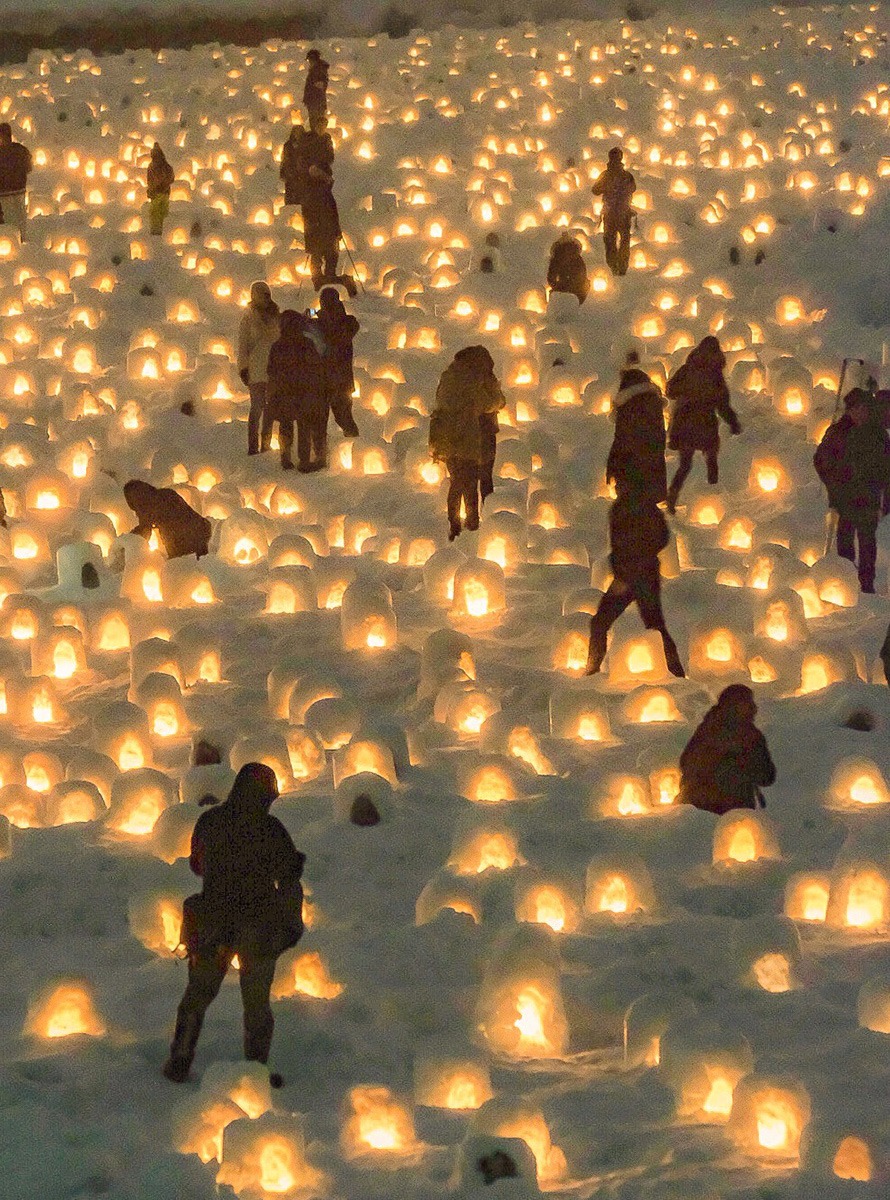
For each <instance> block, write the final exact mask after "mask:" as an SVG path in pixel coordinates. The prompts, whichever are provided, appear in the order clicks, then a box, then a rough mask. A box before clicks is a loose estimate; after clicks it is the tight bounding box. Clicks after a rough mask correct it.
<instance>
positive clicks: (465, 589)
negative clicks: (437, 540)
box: [451, 559, 506, 620]
mask: <svg viewBox="0 0 890 1200" xmlns="http://www.w3.org/2000/svg"><path fill="white" fill-rule="evenodd" d="M505 605H506V599H505V594H504V572H503V570H502V569H501V568H500V567H499V566H498V564H497V563H495V562H490V561H488V560H485V559H474V560H472V561H471V562H468V563H465V564H463V565H461V566H459V567H458V568H457V570H456V572H455V575H454V599H453V601H452V606H451V612H452V615H453V616H455V617H458V618H469V619H471V620H473V619H481V618H485V617H491V616H494V615H496V614H497V613H500V612H501V611H503V609H504V607H505Z"/></svg>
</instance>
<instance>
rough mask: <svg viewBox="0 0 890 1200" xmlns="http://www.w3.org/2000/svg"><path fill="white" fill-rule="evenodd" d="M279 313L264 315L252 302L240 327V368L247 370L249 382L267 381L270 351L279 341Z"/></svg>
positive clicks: (240, 369)
mask: <svg viewBox="0 0 890 1200" xmlns="http://www.w3.org/2000/svg"><path fill="white" fill-rule="evenodd" d="M278 327H279V320H278V313H277V312H276V313H274V314H270V315H269V316H267V317H264V316H263V314H262V313H261V312H259V311H258V310H257V309H256V308H254V306H253V305H252V304H249V305H248V306H247V309H246V311H245V313H244V316H243V317H242V318H241V324H240V325H239V327H238V370H239V371H243V370H245V369H246V370H247V378H248V382H249V383H266V382H267V380H268V378H269V351H270V350H271V349H272V346H273V345H274V343H275V342H277V341H278Z"/></svg>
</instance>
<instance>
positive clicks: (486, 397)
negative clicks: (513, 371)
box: [430, 351, 506, 463]
mask: <svg viewBox="0 0 890 1200" xmlns="http://www.w3.org/2000/svg"><path fill="white" fill-rule="evenodd" d="M465 354H466V352H465V351H459V352H458V354H457V355H455V358H454V361H453V362H452V363H451V364H450V365H449V366H448V367H446V368H445V370H444V371H443V372H442V377H441V379H440V380H439V386H438V387H437V388H436V403H435V405H434V406H433V411H432V412H431V413H430V453H431V454H432V456H433V458H438V459H441V460H443V461H444V462H447V461H448V460H449V459H463V460H465V461H467V462H474V463H482V462H486V461H489V460H493V458H494V454H493V452H492V448H491V438H492V435H494V437H496V436H497V414H498V413H499V412H500V410H501V409H502V408H503V407H504V404H505V403H506V401H505V400H504V393H503V392H502V391H501V386H500V384H499V383H498V381H497V378H496V376H495V374H494V371H493V370H490V369H486V367H484V366H482V364H481V362H477V361H476V360H475V359H474V358H472V357H465ZM483 419H485V425H486V433H485V435H484V436H483V430H482V423H483Z"/></svg>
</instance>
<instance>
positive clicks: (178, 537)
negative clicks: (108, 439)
mask: <svg viewBox="0 0 890 1200" xmlns="http://www.w3.org/2000/svg"><path fill="white" fill-rule="evenodd" d="M124 499H125V500H126V502H127V504H128V505H129V506H130V508H131V509H132V510H133V512H134V513H135V514H136V516H137V517H138V518H139V524H138V525H137V526H136V528H135V529H132V530H131V531H130V532H131V533H136V534H138V535H139V536H140V537H144V538H146V539H148V538H150V537H151V531H152V530H153V529H157V531H158V536H159V537H160V539H161V542H162V544H163V547H164V553H165V554H166V555H167V557H168V558H182V557H183V556H184V555H186V554H195V555H197V556H198V558H201V557H203V555H205V554H206V553H207V550H208V548H209V545H210V534H211V531H212V526H211V524H210V522H209V521H208V520H207V518H206V517H202V516H201V514H200V513H196V512H195V510H194V509H193V508H192V507H191V505H189V504H187V503H186V502H185V500H183V498H182V496H180V494H179V492H175V491H174V490H173V488H156V487H153V486H152V485H151V484H150V483H144V482H143V481H142V480H141V479H131V480H130V481H129V482H128V483H125V484H124Z"/></svg>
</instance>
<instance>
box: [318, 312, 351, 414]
mask: <svg viewBox="0 0 890 1200" xmlns="http://www.w3.org/2000/svg"><path fill="white" fill-rule="evenodd" d="M318 327H319V329H320V330H321V333H322V336H323V337H324V341H325V346H326V351H325V356H324V370H325V387H326V389H327V393H328V395H329V396H333V397H336V396H351V395H352V393H353V391H354V390H355V375H354V373H353V365H352V364H353V351H352V343H353V340H354V339H355V335H356V334H357V333H358V331H359V323H358V321H357V320H356V319H355V317H353V316H350V314H349V313H348V312H347V311H346V308H345V306H344V304H343V301H342V300H341V299H340V297H339V296H338V295H337V293H336V292H335V291H334V290H333V289H332V288H325V289H323V291H322V293H321V306H320V308H319V312H318Z"/></svg>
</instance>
